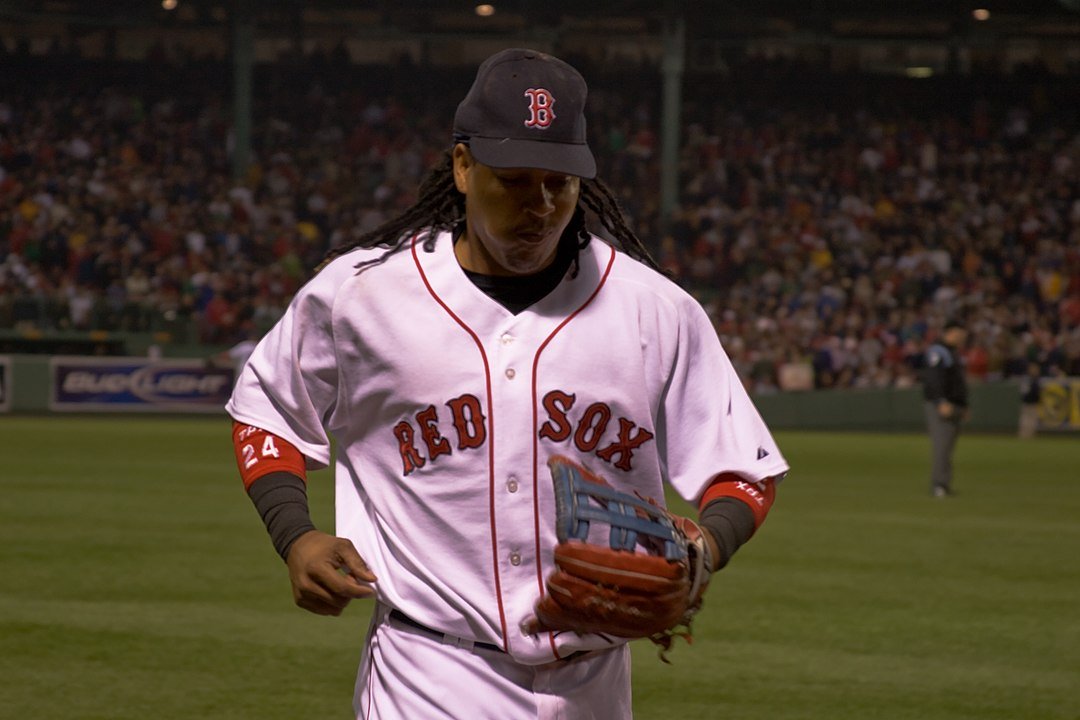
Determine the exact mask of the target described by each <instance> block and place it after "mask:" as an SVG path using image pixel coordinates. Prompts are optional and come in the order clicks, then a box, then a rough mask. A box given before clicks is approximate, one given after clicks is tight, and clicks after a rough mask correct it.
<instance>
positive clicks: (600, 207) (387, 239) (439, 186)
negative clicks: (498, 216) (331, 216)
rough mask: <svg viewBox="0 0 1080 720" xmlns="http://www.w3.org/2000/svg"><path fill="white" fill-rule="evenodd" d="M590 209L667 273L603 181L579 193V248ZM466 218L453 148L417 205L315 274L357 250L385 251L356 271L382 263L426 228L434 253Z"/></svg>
mask: <svg viewBox="0 0 1080 720" xmlns="http://www.w3.org/2000/svg"><path fill="white" fill-rule="evenodd" d="M586 210H588V211H590V212H592V213H593V214H594V215H595V216H596V217H597V219H598V220H599V221H600V224H601V225H602V226H603V227H604V229H605V230H607V232H608V234H609V235H610V236H611V239H613V240H614V241H615V242H616V243H618V246H619V247H620V249H622V250H623V252H625V253H626V254H627V255H629V256H630V257H632V258H634V259H635V260H637V261H639V262H642V263H644V264H645V265H648V266H649V267H651V268H652V269H653V270H656V271H657V272H660V273H661V274H663V275H669V273H667V272H665V271H664V270H662V269H661V268H660V266H659V265H657V263H656V261H655V260H654V259H653V258H652V256H651V255H650V254H649V251H648V249H647V248H646V247H645V245H644V244H643V243H642V242H641V240H640V239H638V237H637V235H635V234H634V231H633V230H631V229H630V226H629V224H628V223H627V220H626V216H625V215H624V214H623V212H622V209H621V208H620V207H619V202H618V200H616V199H615V195H614V194H613V193H612V192H611V189H610V188H608V186H607V185H605V184H604V183H603V182H602V181H601V180H599V179H594V180H585V179H582V181H581V193H580V195H579V197H578V206H577V208H576V209H575V211H574V215H573V217H572V218H571V219H570V224H569V226H568V227H567V229H566V231H567V233H568V234H569V235H570V236H571V237H574V238H576V239H577V249H578V250H580V249H581V248H583V247H585V246H586V245H588V243H589V240H590V233H589V231H588V229H587V228H586V220H585V216H586V212H585V211H586ZM464 219H465V196H464V195H463V194H461V193H460V192H459V191H458V189H457V186H456V185H455V184H454V160H453V154H452V151H451V150H447V151H446V152H445V153H443V156H442V159H441V160H440V161H439V164H438V165H436V166H435V167H434V168H433V169H432V170H431V172H430V173H428V175H427V177H426V178H424V181H423V182H422V183H421V184H420V188H419V191H418V198H417V201H416V202H415V203H413V205H412V206H411V207H409V208H408V209H407V210H405V211H404V212H402V213H401V214H400V215H398V216H397V217H396V218H394V219H392V220H389V221H387V222H385V223H383V224H382V225H380V226H378V227H377V228H375V229H374V230H372V231H370V232H367V233H364V234H363V235H361V236H360V237H358V238H357V239H356V240H354V241H353V242H351V243H347V244H342V245H339V246H337V247H334V248H331V249H330V250H329V252H327V253H326V256H325V257H324V258H323V260H322V262H321V263H319V266H318V267H317V268H316V269H315V272H318V271H319V270H322V269H323V268H324V267H326V266H327V265H328V264H329V263H330V261H332V260H333V259H334V258H337V257H340V256H341V255H344V254H345V253H347V252H350V251H352V250H354V249H356V248H374V247H385V248H387V251H386V252H385V253H383V255H382V256H380V257H379V258H377V259H375V260H368V261H364V262H362V263H359V264H358V265H357V267H366V266H368V265H374V264H378V263H381V262H382V261H383V260H385V259H386V258H387V257H389V256H390V255H392V254H394V253H396V252H398V251H399V250H401V249H402V248H403V247H404V246H405V245H406V243H407V242H408V240H409V239H410V238H411V237H412V236H413V235H414V234H415V233H416V232H417V231H421V230H425V229H426V230H428V233H427V238H426V240H425V241H424V249H425V250H427V251H428V252H430V251H432V250H433V249H434V242H435V237H436V236H437V235H438V234H439V232H441V231H443V230H451V229H453V227H454V226H455V225H457V224H458V223H459V222H461V221H462V220H464ZM574 272H575V273H576V272H577V258H576V257H575V259H574Z"/></svg>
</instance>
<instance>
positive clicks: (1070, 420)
mask: <svg viewBox="0 0 1080 720" xmlns="http://www.w3.org/2000/svg"><path fill="white" fill-rule="evenodd" d="M203 352H204V353H205V354H209V353H210V352H212V351H207V350H204V351H203ZM195 354H196V351H195V350H191V351H190V352H185V353H180V355H182V356H184V357H185V358H186V359H183V360H181V359H177V358H161V359H159V360H151V359H150V358H147V357H132V356H128V357H126V358H101V357H94V356H84V357H76V356H53V355H47V354H32V355H20V354H9V355H0V413H49V412H60V411H63V412H70V411H75V412H80V411H85V412H135V411H139V412H168V413H174V412H188V411H190V412H202V413H214V412H220V411H221V410H220V407H221V405H223V403H224V400H223V398H224V397H227V393H228V388H229V387H231V370H230V371H228V372H229V375H228V379H227V380H226V379H223V377H222V375H221V374H222V372H223V371H222V370H220V369H213V370H211V369H209V366H207V367H204V366H203V362H202V361H201V360H198V359H195V358H193V357H192V356H193V355H195ZM59 360H65V361H66V364H65V363H61V362H58V361H59ZM168 362H172V363H174V364H178V367H174V368H171V369H170V368H164V369H161V368H159V367H157V365H158V364H159V363H168ZM125 363H126V364H127V365H134V366H135V367H134V368H132V367H118V366H117V364H125ZM185 363H186V364H185ZM142 366H145V367H142ZM170 371H171V372H172V375H169V374H168V373H169V372H170ZM120 373H127V375H126V376H121V375H120ZM125 378H126V379H125ZM131 388H136V390H137V392H135V393H134V394H135V395H138V397H136V398H131V397H125V396H124V395H123V393H124V392H127V391H129V390H131ZM163 388H164V389H163ZM80 392H81V393H83V394H82V395H79V393H80ZM169 392H173V393H174V394H171V395H170V394H168V393H169ZM176 393H181V394H180V395H177V394H176ZM223 393H224V395H223ZM754 401H755V403H756V404H757V407H758V409H759V410H760V412H761V414H762V416H763V417H764V418H765V420H766V421H767V422H768V424H769V426H770V427H771V428H773V429H774V430H825V431H827V430H843V431H860V430H863V431H868V432H919V431H922V430H923V429H924V427H925V420H924V417H923V400H922V395H921V391H920V389H919V388H906V389H873V390H870V389H867V390H817V391H803V392H783V393H770V394H758V395H755V397H754ZM1019 417H1020V391H1019V387H1018V386H1017V384H1015V383H1012V382H993V383H981V384H975V385H973V386H972V387H971V413H970V417H969V420H968V422H967V426H966V427H967V430H968V431H973V432H988V433H1015V432H1017V429H1018V427H1019ZM1039 430H1040V432H1065V433H1069V432H1080V378H1062V379H1056V380H1054V381H1047V382H1045V383H1044V387H1043V402H1042V405H1041V407H1040V419H1039Z"/></svg>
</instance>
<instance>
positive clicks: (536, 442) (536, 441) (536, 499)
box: [532, 248, 615, 660]
mask: <svg viewBox="0 0 1080 720" xmlns="http://www.w3.org/2000/svg"><path fill="white" fill-rule="evenodd" d="M614 264H615V248H611V257H610V258H608V262H607V267H605V268H604V273H603V275H601V276H600V282H599V283H597V285H596V289H595V290H593V292H592V294H591V295H589V297H588V299H587V300H586V301H585V302H584V303H582V304H581V307H579V308H578V309H577V310H575V311H574V312H572V313H570V314H569V315H567V316H566V319H565V320H563V321H562V322H561V323H559V326H558V327H556V328H555V329H554V330H552V331H551V334H550V335H548V336H547V338H546V339H545V340H544V342H542V343H540V347H539V348H537V350H536V357H534V358H533V367H532V399H533V432H532V436H533V537H534V538H536V553H535V554H536V584H537V585H538V586H539V587H540V597H544V571H543V569H542V568H541V562H540V482H539V478H540V474H539V473H540V427H539V424H540V417H539V412H540V411H539V406H540V398H539V392H538V391H537V388H536V371H537V369H538V368H539V367H540V354H541V353H543V352H544V348H546V347H547V346H548V343H550V342H551V341H552V340H554V339H555V336H556V335H558V334H559V332H560V331H561V330H562V329H563V328H564V327H566V325H567V324H568V323H569V322H570V321H571V320H573V319H574V318H575V317H577V316H578V314H579V313H580V312H581V311H582V310H584V309H585V308H587V307H588V306H589V305H590V304H591V303H592V301H593V300H594V299H595V298H596V296H597V295H599V294H600V289H601V288H602V287H604V283H606V282H607V278H608V275H610V274H611V266H612V265H614ZM548 642H549V643H551V654H552V655H554V656H555V659H556V660H561V659H562V658H560V657H559V651H558V649H557V648H556V647H555V634H554V633H548Z"/></svg>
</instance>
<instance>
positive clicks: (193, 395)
mask: <svg viewBox="0 0 1080 720" xmlns="http://www.w3.org/2000/svg"><path fill="white" fill-rule="evenodd" d="M50 365H51V376H52V396H51V397H50V399H49V408H50V409H51V410H58V411H64V410H67V411H103V410H104V411H116V412H130V411H174V412H175V411H179V412H207V413H211V412H224V405H225V403H226V401H228V399H229V395H230V394H231V392H232V386H233V380H234V375H235V373H234V371H233V369H232V368H220V367H208V366H207V365H206V364H205V363H203V362H201V361H199V360H150V359H147V358H79V357H54V358H52V361H51V363H50Z"/></svg>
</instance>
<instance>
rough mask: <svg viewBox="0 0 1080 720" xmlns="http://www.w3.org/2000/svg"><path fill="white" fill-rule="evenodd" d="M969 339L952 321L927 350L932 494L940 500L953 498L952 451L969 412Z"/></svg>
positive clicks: (925, 372)
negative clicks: (966, 358)
mask: <svg viewBox="0 0 1080 720" xmlns="http://www.w3.org/2000/svg"><path fill="white" fill-rule="evenodd" d="M967 335H968V333H967V328H965V327H964V326H963V325H961V324H960V323H959V322H956V321H952V320H951V321H949V322H948V323H946V325H945V330H944V332H942V334H941V338H940V339H939V340H938V341H937V342H935V343H934V344H932V345H931V346H930V347H929V348H928V349H927V350H926V362H925V365H924V367H923V398H924V399H925V400H926V403H925V406H926V425H927V429H928V430H929V432H930V450H931V470H930V493H931V494H932V495H933V496H934V497H938V498H944V497H949V496H950V495H952V494H953V489H952V474H953V473H952V455H953V449H954V448H955V447H956V438H957V437H958V436H959V435H960V423H961V422H962V421H963V420H964V419H965V418H966V417H967V412H968V391H967V381H966V380H965V378H964V363H963V360H962V358H961V356H960V350H961V349H962V348H963V347H964V344H965V343H966V342H967Z"/></svg>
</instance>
